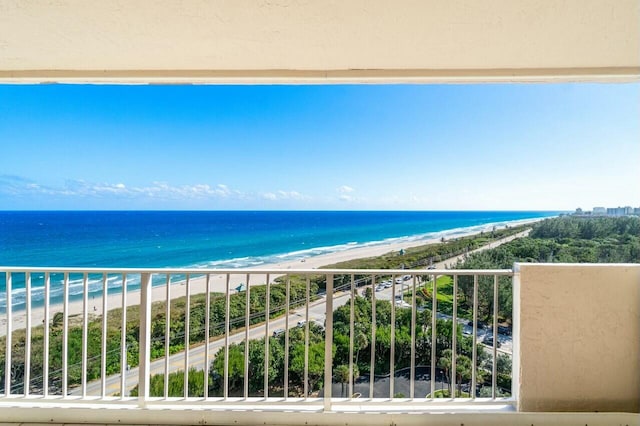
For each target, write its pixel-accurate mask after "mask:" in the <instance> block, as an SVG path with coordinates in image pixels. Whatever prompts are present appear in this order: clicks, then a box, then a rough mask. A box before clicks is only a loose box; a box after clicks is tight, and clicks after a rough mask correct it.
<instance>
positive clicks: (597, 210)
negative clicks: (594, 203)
mask: <svg viewBox="0 0 640 426" xmlns="http://www.w3.org/2000/svg"><path fill="white" fill-rule="evenodd" d="M605 214H607V209H605V208H604V207H594V208H593V215H594V216H603V215H605Z"/></svg>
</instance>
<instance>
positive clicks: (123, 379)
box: [120, 274, 127, 399]
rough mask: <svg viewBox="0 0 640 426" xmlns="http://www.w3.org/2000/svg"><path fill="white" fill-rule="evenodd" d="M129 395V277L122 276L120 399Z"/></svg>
mask: <svg viewBox="0 0 640 426" xmlns="http://www.w3.org/2000/svg"><path fill="white" fill-rule="evenodd" d="M126 393H127V275H126V274H122V331H121V332H120V398H121V399H122V398H124V397H125V396H126Z"/></svg>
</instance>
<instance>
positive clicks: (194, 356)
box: [70, 230, 529, 395]
mask: <svg viewBox="0 0 640 426" xmlns="http://www.w3.org/2000/svg"><path fill="white" fill-rule="evenodd" d="M528 234H529V231H528V230H527V231H524V232H520V233H518V234H515V235H513V236H510V237H507V238H503V239H502V240H499V241H495V242H492V243H490V244H488V245H486V246H483V247H481V248H478V249H476V250H473V251H471V252H469V253H474V252H477V251H481V250H487V249H489V248H494V247H497V246H499V245H501V244H504V243H506V242H509V241H511V240H513V239H515V238H520V237H523V236H526V235H528ZM464 256H465V255H460V256H455V257H452V258H450V259H447V260H444V261H442V262H438V263H434V265H433V266H434V267H435V268H436V269H445V268H446V267H448V266H451V265H453V264H455V263H456V262H457V261H458V259H462V258H464ZM408 282H410V281H408ZM403 286H404V287H406V284H404V283H403V284H395V287H396V295H398V294H400V292H401V291H402V287H403ZM392 297H393V296H392V289H391V288H386V289H384V290H382V291H378V292H376V298H377V299H379V300H391V299H392ZM348 301H349V292H343V293H336V294H335V295H334V298H333V308H334V309H335V308H337V307H339V306H342V305H344V304H346V303H347V302H348ZM325 310H326V304H325V299H324V298H321V299H320V300H317V301H316V302H313V303H312V304H311V305H310V306H309V321H317V322H319V323H324V319H325ZM438 315H439V316H440V317H442V318H447V316H446V315H444V314H438ZM302 319H305V309H304V307H301V308H298V309H296V310H294V311H292V312H291V313H290V315H289V327H290V328H291V327H296V326H297V324H298V321H300V320H302ZM447 319H451V317H448V318H447ZM458 321H459V322H461V323H463V324H464V325H463V326H464V327H467V328H468V329H469V330H470V329H471V327H469V326H467V325H466V321H465V320H462V319H458ZM285 324H286V318H285V317H281V318H278V319H275V320H271V321H270V323H269V332H270V333H272V332H273V330H277V329H284V328H285V327H286V326H285ZM467 328H465V329H464V331H465V332H467V331H468V330H467ZM265 333H266V330H265V325H264V324H262V325H258V326H255V327H253V328H251V329H250V331H249V339H250V340H253V339H260V338H262V337H264V336H265ZM485 334H486V330H479V332H478V341H479V342H481V341H482V339H483V338H484V337H485ZM244 339H245V332H244V331H242V332H239V333H235V334H233V335H231V336H229V343H239V342H242V341H244ZM498 340H499V341H500V342H501V343H503V346H502V348H500V349H498V350H499V351H501V352H504V353H511V339H510V337H509V336H503V335H499V336H498ZM224 344H225V340H224V338H223V339H219V340H216V341H214V342H211V343H210V344H209V351H210V358H211V359H210V360H209V362H211V360H213V357H214V355H215V354H216V352H218V350H220V349H221V348H222V347H224ZM204 357H205V346H204V345H200V346H197V347H192V348H191V349H190V350H189V367H190V368H191V367H194V368H197V369H204ZM184 368H185V353H184V352H180V353H177V354H174V355H171V356H170V357H169V372H175V371H178V370H184ZM164 371H165V359H164V358H162V359H159V360H156V361H153V362H152V363H151V367H150V373H151V375H156V374H164ZM120 379H121V376H120V374H116V375H112V376H109V377H107V379H106V394H107V395H113V394H116V393H120V391H121V383H120V381H121V380H120ZM137 384H138V368H132V369H130V370H129V371H128V372H127V375H126V394H127V395H128V394H129V392H130V391H131V389H133V388H134V387H135V386H136V385H137ZM101 388H102V383H101V381H100V380H96V381H93V382H90V383H88V384H87V395H100V391H101ZM70 394H72V395H80V394H81V388H80V387H78V388H75V389H73V390H72V391H71V392H70Z"/></svg>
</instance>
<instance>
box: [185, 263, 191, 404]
mask: <svg viewBox="0 0 640 426" xmlns="http://www.w3.org/2000/svg"><path fill="white" fill-rule="evenodd" d="M185 286H186V291H187V295H186V299H187V300H186V301H185V303H186V305H185V306H186V309H185V313H184V399H187V398H188V397H189V333H190V324H189V323H190V320H191V274H187V282H186V283H185Z"/></svg>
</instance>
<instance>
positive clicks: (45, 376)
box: [42, 272, 51, 398]
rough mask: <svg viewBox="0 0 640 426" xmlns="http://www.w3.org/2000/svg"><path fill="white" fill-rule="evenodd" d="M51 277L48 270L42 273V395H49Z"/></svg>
mask: <svg viewBox="0 0 640 426" xmlns="http://www.w3.org/2000/svg"><path fill="white" fill-rule="evenodd" d="M50 291H51V278H50V276H49V272H45V273H44V348H43V349H44V351H43V354H42V395H43V396H44V397H45V398H46V397H47V396H49V327H50V324H49V315H50V313H49V292H50Z"/></svg>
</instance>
